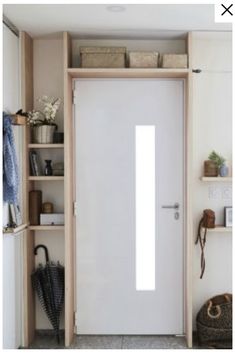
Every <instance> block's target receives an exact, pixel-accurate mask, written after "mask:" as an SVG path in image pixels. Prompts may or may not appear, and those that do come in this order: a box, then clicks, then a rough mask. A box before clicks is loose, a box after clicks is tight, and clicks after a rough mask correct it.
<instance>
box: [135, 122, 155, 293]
mask: <svg viewBox="0 0 235 354" xmlns="http://www.w3.org/2000/svg"><path fill="white" fill-rule="evenodd" d="M135 166H136V170H135V175H136V177H135V178H136V181H135V186H136V290H155V126H149V125H148V126H136V128H135Z"/></svg>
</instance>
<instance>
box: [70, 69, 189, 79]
mask: <svg viewBox="0 0 235 354" xmlns="http://www.w3.org/2000/svg"><path fill="white" fill-rule="evenodd" d="M67 73H68V74H69V75H70V76H71V77H72V78H155V77H156V78H185V77H187V75H188V74H189V69H161V68H156V69H137V68H135V69H134V68H114V69H86V68H69V69H67Z"/></svg>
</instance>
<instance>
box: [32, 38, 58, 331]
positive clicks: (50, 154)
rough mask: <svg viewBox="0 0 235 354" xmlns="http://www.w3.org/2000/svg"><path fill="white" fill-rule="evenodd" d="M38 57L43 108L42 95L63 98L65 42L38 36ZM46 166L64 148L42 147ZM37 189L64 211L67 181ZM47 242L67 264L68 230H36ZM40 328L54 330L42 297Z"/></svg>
mask: <svg viewBox="0 0 235 354" xmlns="http://www.w3.org/2000/svg"><path fill="white" fill-rule="evenodd" d="M33 56H34V72H33V74H34V108H35V109H40V108H41V106H40V104H39V103H38V101H37V100H38V98H40V97H41V96H43V95H47V96H53V97H55V98H56V97H60V98H62V100H63V96H64V93H63V89H64V87H63V85H64V83H63V42H62V39H35V40H34V41H33ZM56 123H57V124H58V131H63V130H64V129H63V104H62V105H61V108H60V110H59V112H58V116H57V119H56ZM38 152H39V153H40V160H41V164H42V166H44V165H45V163H44V160H45V159H47V158H48V159H49V158H50V159H51V160H52V162H61V161H63V150H57V149H56V150H54V149H50V150H45V151H43V150H38ZM35 189H39V190H42V197H43V202H46V201H49V202H52V203H53V205H54V211H55V212H63V211H64V188H63V182H60V181H58V182H57V181H56V182H36V183H35ZM37 244H44V245H46V246H47V247H48V251H49V256H50V259H51V260H54V261H57V260H59V261H60V262H61V263H62V264H64V233H63V232H61V231H55V232H42V231H40V232H36V233H35V245H37ZM39 262H42V263H44V262H45V258H44V253H43V250H39V251H38V256H36V257H35V265H37V264H38V263H39ZM36 328H37V329H52V326H51V324H50V322H49V320H48V319H47V316H46V315H45V313H44V311H43V309H42V307H41V305H40V303H39V301H38V298H37V297H36ZM61 328H64V313H63V315H62V318H61Z"/></svg>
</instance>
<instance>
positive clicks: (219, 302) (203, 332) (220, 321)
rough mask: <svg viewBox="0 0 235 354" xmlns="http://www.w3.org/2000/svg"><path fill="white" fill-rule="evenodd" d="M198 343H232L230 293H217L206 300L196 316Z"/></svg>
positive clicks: (208, 344)
mask: <svg viewBox="0 0 235 354" xmlns="http://www.w3.org/2000/svg"><path fill="white" fill-rule="evenodd" d="M196 323H197V335H198V342H199V344H200V345H207V346H211V345H213V344H215V343H219V342H224V341H227V342H228V343H232V295H231V294H222V295H217V296H215V297H213V298H211V299H210V300H208V301H207V302H206V303H205V304H204V305H203V306H202V308H201V309H200V311H199V312H198V314H197V318H196Z"/></svg>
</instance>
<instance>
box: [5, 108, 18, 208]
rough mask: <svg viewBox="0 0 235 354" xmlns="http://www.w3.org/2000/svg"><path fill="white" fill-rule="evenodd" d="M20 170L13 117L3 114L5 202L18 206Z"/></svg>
mask: <svg viewBox="0 0 235 354" xmlns="http://www.w3.org/2000/svg"><path fill="white" fill-rule="evenodd" d="M18 188H19V169H18V162H17V156H16V150H15V140H14V134H13V130H12V125H11V117H10V116H9V115H8V114H7V113H5V112H3V200H4V202H7V203H9V204H15V205H17V204H18Z"/></svg>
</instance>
